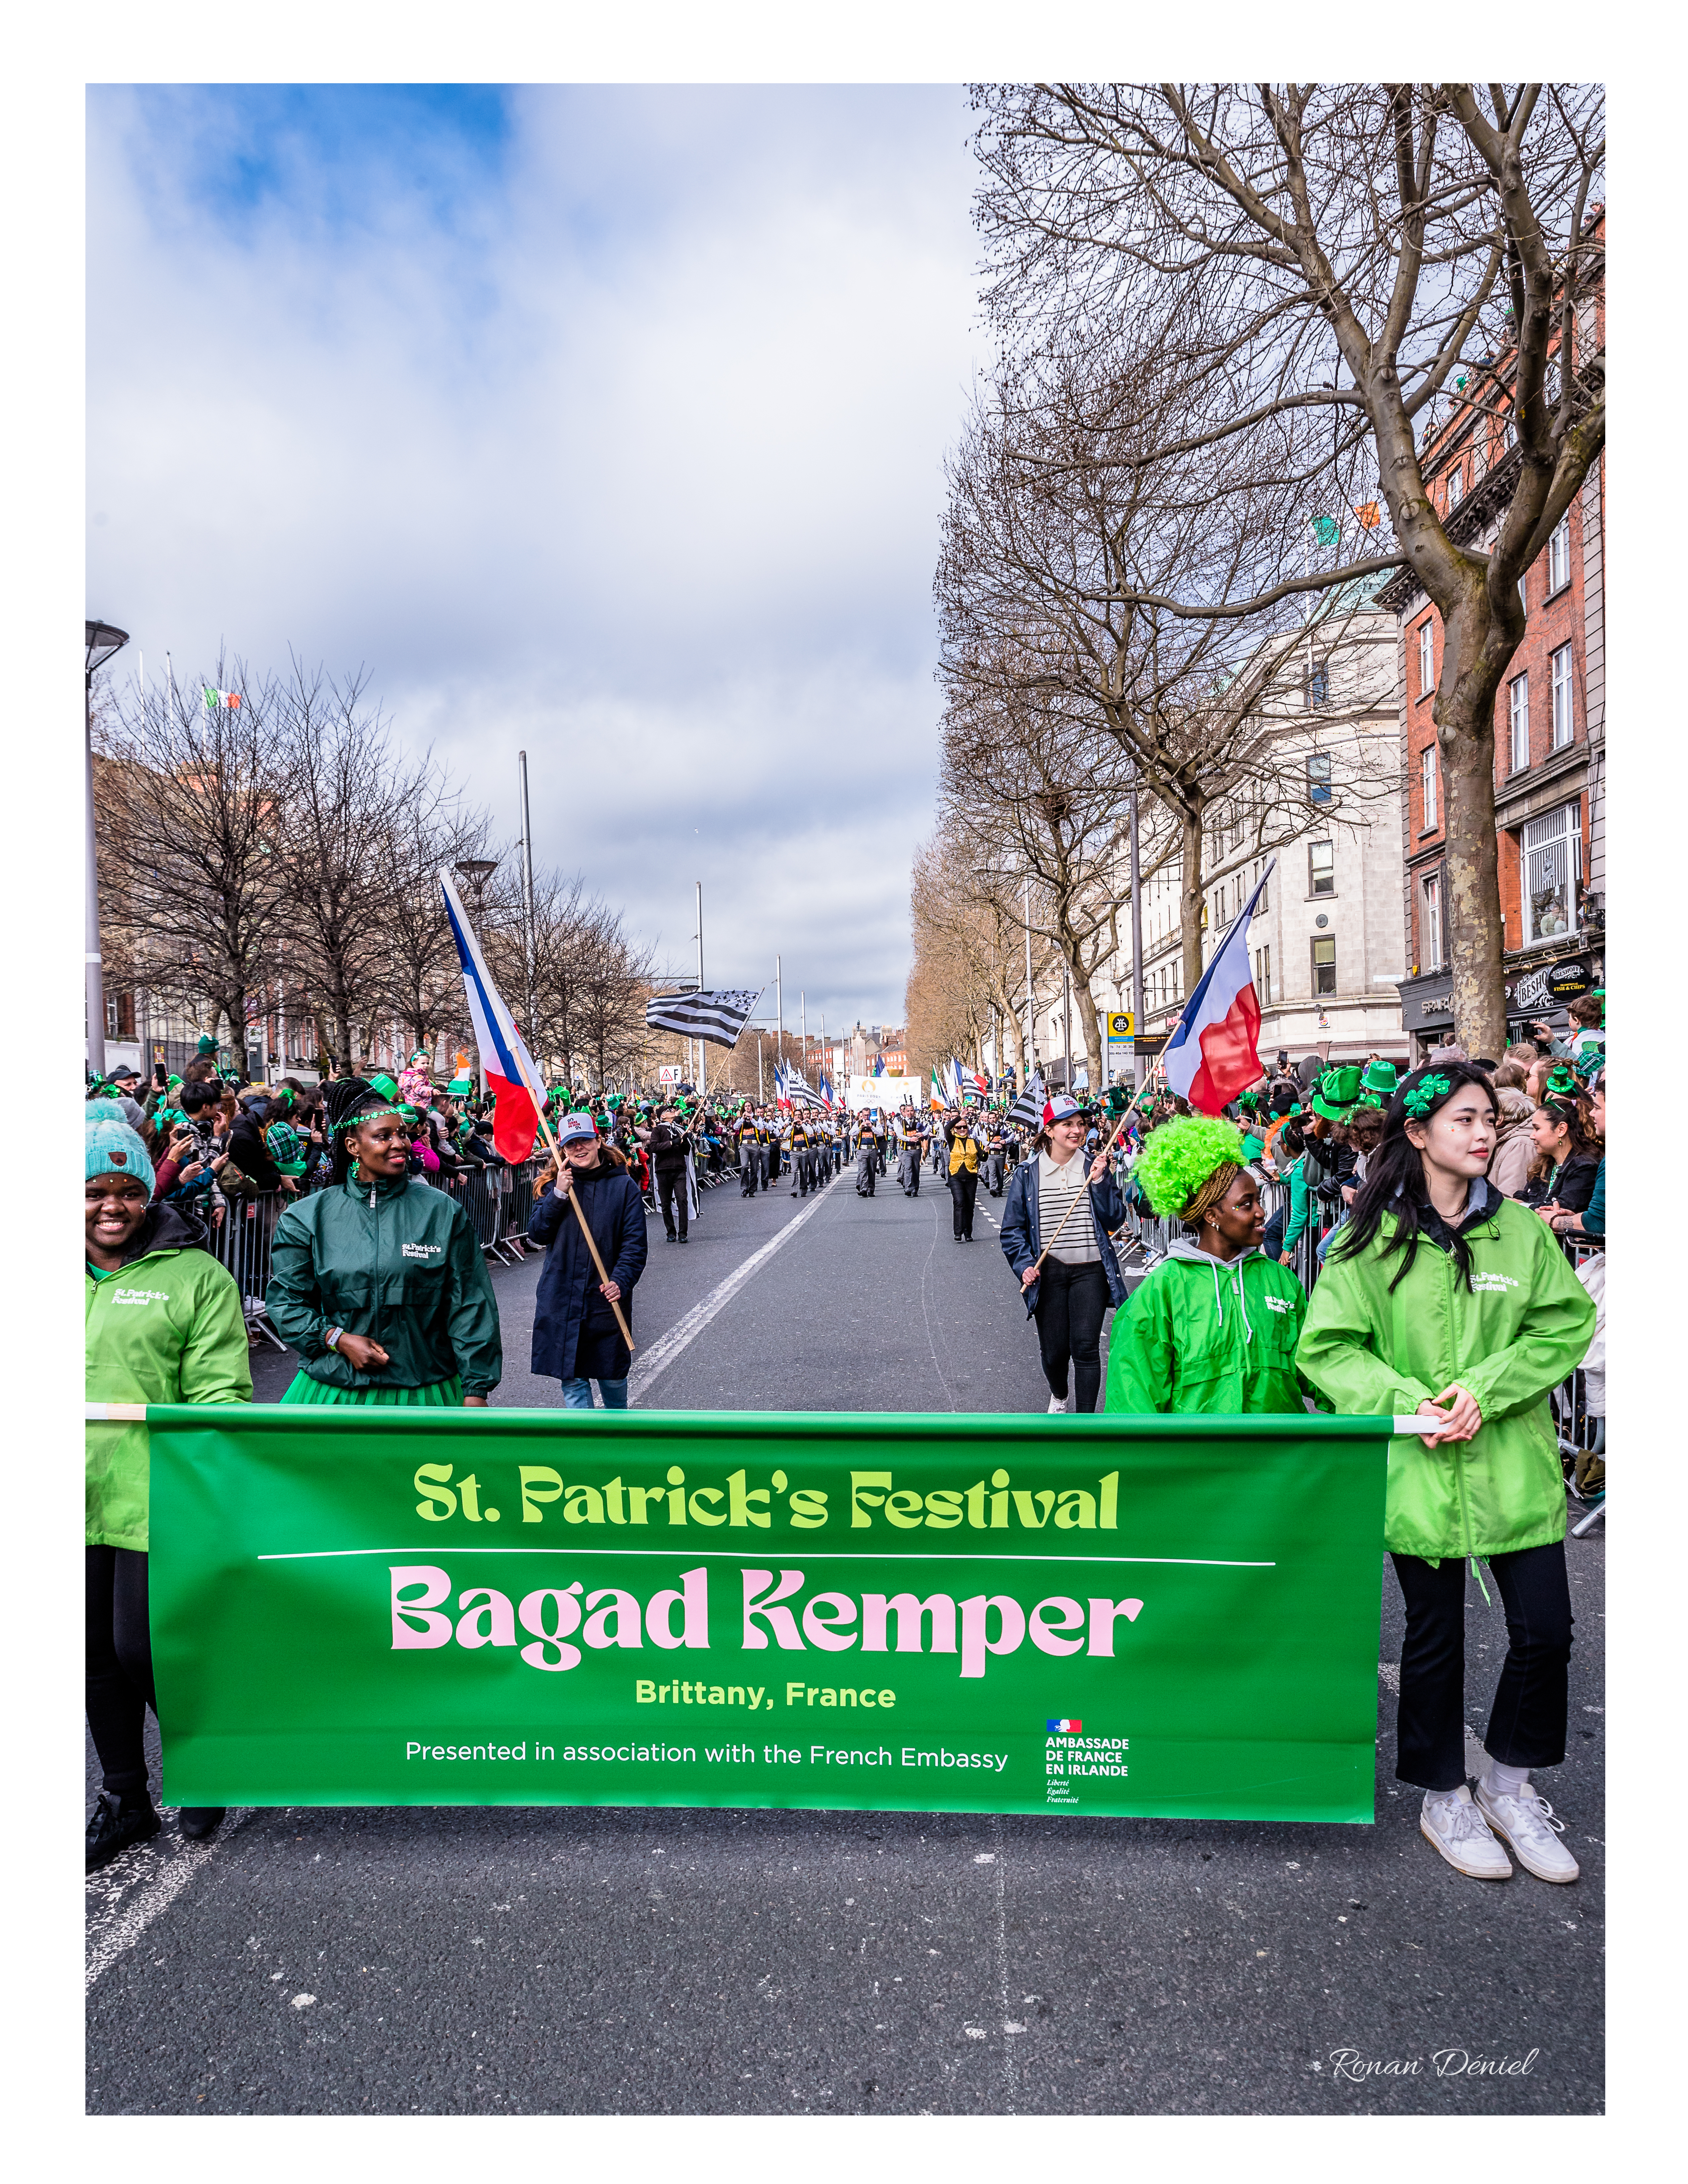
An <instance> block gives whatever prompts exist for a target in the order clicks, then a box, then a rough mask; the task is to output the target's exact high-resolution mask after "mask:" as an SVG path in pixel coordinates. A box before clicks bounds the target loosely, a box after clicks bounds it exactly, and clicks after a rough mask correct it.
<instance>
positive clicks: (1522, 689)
mask: <svg viewBox="0 0 1688 2184" xmlns="http://www.w3.org/2000/svg"><path fill="white" fill-rule="evenodd" d="M1507 745H1508V755H1507V772H1511V773H1522V772H1524V768H1525V767H1526V766H1528V765H1529V676H1528V675H1520V676H1518V677H1517V678H1516V680H1514V681H1513V682H1509V683H1507Z"/></svg>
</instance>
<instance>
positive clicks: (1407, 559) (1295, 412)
mask: <svg viewBox="0 0 1688 2184" xmlns="http://www.w3.org/2000/svg"><path fill="white" fill-rule="evenodd" d="M976 102H977V103H978V105H979V106H980V107H981V108H983V111H984V115H985V120H984V123H983V128H982V130H981V131H980V135H979V139H978V152H979V155H980V157H981V159H982V160H983V163H984V164H985V166H986V168H987V170H988V172H989V182H988V184H987V186H986V187H985V189H984V191H983V193H982V195H981V198H980V203H979V219H980V222H981V225H982V226H983V229H984V231H985V233H986V235H987V237H988V239H989V244H990V248H991V250H992V253H993V259H992V274H993V277H992V285H991V289H990V298H989V300H990V304H991V307H992V309H993V311H994V315H995V317H996V320H997V323H998V324H999V326H1000V328H1001V329H1002V331H1004V333H1005V335H1006V336H1007V337H1008V338H1009V339H1010V340H1011V341H1012V342H1014V343H1017V345H1018V346H1019V347H1020V348H1022V350H1023V351H1024V352H1025V353H1027V354H1037V353H1039V352H1040V351H1044V350H1047V349H1048V348H1050V345H1051V344H1052V343H1059V341H1060V340H1061V338H1063V337H1070V336H1071V333H1072V330H1073V329H1075V328H1078V327H1087V328H1090V329H1095V328H1097V327H1102V328H1105V329H1110V330H1114V331H1118V330H1121V329H1125V328H1131V329H1134V330H1139V329H1140V328H1141V327H1143V326H1146V325H1152V326H1155V327H1156V328H1157V329H1158V330H1159V331H1160V332H1161V334H1162V337H1163V348H1164V355H1165V360H1166V364H1167V369H1168V370H1169V371H1170V372H1171V373H1172V375H1173V379H1174V381H1175V382H1176V390H1177V399H1176V401H1175V402H1174V403H1173V404H1170V405H1169V404H1167V402H1166V401H1165V400H1164V399H1163V398H1162V399H1159V400H1157V402H1156V404H1155V405H1153V407H1152V408H1151V407H1150V406H1148V405H1145V404H1140V403H1139V404H1128V406H1127V408H1126V409H1123V410H1119V411H1116V412H1114V413H1113V414H1112V415H1110V416H1108V417H1107V418H1106V421H1105V423H1106V438H1105V442H1104V443H1103V444H1101V445H1100V446H1095V447H1089V448H1086V447H1083V446H1081V447H1079V448H1077V449H1075V450H1073V451H1072V452H1071V453H1068V454H1064V455H1061V454H1051V455H1050V457H1049V458H1048V460H1047V462H1046V465H1045V474H1046V475H1047V476H1050V478H1051V479H1053V478H1054V477H1056V476H1061V475H1071V476H1077V475H1078V474H1080V473H1083V472H1089V471H1094V470H1095V468H1096V466H1097V465H1102V466H1104V467H1106V469H1108V470H1110V471H1115V472H1117V473H1118V474H1119V476H1120V478H1121V480H1122V487H1121V489H1122V490H1123V489H1124V485H1123V482H1124V481H1126V480H1128V479H1130V478H1132V477H1133V476H1135V475H1136V474H1137V473H1139V472H1140V471H1145V470H1152V469H1153V468H1155V467H1156V465H1164V464H1165V463H1167V462H1168V461H1171V462H1174V463H1179V462H1188V463H1189V465H1191V475H1192V476H1193V477H1196V478H1200V479H1201V480H1203V481H1205V482H1206V487H1207V489H1208V491H1209V492H1210V493H1212V496H1213V500H1214V504H1215V505H1216V506H1217V505H1218V504H1221V503H1222V502H1223V500H1225V499H1227V498H1228V497H1230V496H1232V495H1234V494H1237V493H1243V494H1247V493H1252V492H1254V491H1256V490H1257V488H1258V487H1259V484H1260V482H1261V481H1262V478H1270V479H1271V480H1272V481H1273V482H1275V483H1276V484H1277V485H1278V486H1279V487H1283V488H1284V489H1287V490H1295V491H1298V492H1299V493H1301V495H1302V496H1303V504H1304V506H1305V507H1306V512H1307V513H1308V514H1310V515H1312V514H1320V515H1327V516H1328V519H1329V521H1332V523H1333V524H1334V525H1339V526H1340V519H1341V516H1342V514H1343V512H1344V511H1350V512H1351V514H1352V515H1353V517H1354V519H1355V522H1356V524H1357V526H1359V529H1360V531H1361V532H1362V535H1363V536H1364V538H1366V539H1367V540H1368V542H1371V543H1368V546H1367V547H1366V548H1365V549H1362V551H1361V552H1360V553H1359V554H1357V555H1350V556H1347V557H1345V556H1344V555H1343V553H1342V551H1341V545H1340V536H1339V538H1338V540H1337V543H1336V549H1335V551H1334V553H1333V554H1332V555H1331V556H1330V558H1329V561H1327V562H1326V565H1323V566H1321V567H1319V568H1314V567H1312V565H1311V557H1310V556H1306V555H1305V554H1298V552H1297V548H1298V547H1299V546H1300V545H1301V542H1300V541H1295V542H1294V543H1291V541H1290V538H1289V537H1288V535H1287V534H1285V535H1284V537H1283V538H1282V542H1281V543H1282V544H1283V545H1284V546H1287V547H1288V548H1289V550H1288V551H1287V552H1286V551H1281V550H1280V551H1279V554H1277V556H1276V564H1275V566H1274V565H1273V555H1272V554H1271V553H1270V551H1269V546H1270V539H1269V538H1263V539H1262V550H1261V551H1259V552H1257V553H1256V554H1255V555H1254V556H1252V557H1251V558H1249V559H1246V560H1245V561H1244V562H1242V563H1241V564H1240V565H1239V566H1238V567H1237V568H1236V569H1234V571H1231V572H1230V577H1229V580H1228V582H1225V583H1224V584H1223V587H1220V586H1217V585H1216V584H1215V582H1213V572H1212V571H1211V570H1210V571H1205V572H1203V573H1204V574H1205V576H1206V581H1205V582H1201V583H1195V582H1189V583H1184V584H1182V585H1180V584H1177V583H1173V584H1167V583H1165V582H1160V581H1158V580H1157V578H1156V572H1154V571H1152V570H1150V571H1145V572H1142V573H1135V572H1134V573H1131V574H1129V575H1124V576H1122V577H1121V578H1120V579H1119V593H1118V596H1119V597H1120V598H1121V599H1123V600H1128V601H1130V602H1132V603H1134V604H1137V605H1139V606H1150V607H1155V608H1156V609H1158V610H1161V611H1162V612H1164V613H1166V614H1168V615H1171V616H1179V617H1184V616H1189V617H1193V618H1194V619H1195V621H1197V622H1198V623H1203V624H1207V623H1211V622H1212V621H1213V620H1214V619H1215V618H1216V617H1233V618H1240V617H1243V616H1250V615H1254V614H1257V613H1259V612H1261V611H1262V610H1266V609H1269V608H1271V607H1273V606H1275V605H1278V604H1280V603H1281V602H1283V601H1284V600H1285V599H1290V598H1291V597H1293V596H1295V594H1297V593H1302V592H1306V591H1313V590H1326V589H1329V588H1333V587H1336V586H1340V585H1344V584H1346V583H1349V582H1352V581H1353V580H1354V579H1355V578H1356V577H1360V576H1363V575H1367V574H1369V573H1373V572H1376V571H1382V570H1385V569H1390V568H1395V567H1401V566H1404V567H1407V568H1410V569H1411V571H1412V574H1413V576H1414V577H1415V578H1416V579H1417V581H1418V583H1419V584H1420V585H1421V586H1422V588H1423V590H1424V592H1425V593H1427V594H1428V596H1429V598H1430V599H1431V600H1432V601H1433V602H1434V603H1435V606H1436V608H1437V609H1438V610H1439V612H1440V616H1441V619H1442V623H1443V627H1444V631H1445V645H1444V652H1443V660H1442V668H1441V674H1440V681H1439V683H1438V687H1437V691H1436V696H1435V702H1434V705H1433V712H1434V715H1435V721H1436V727H1437V733H1438V738H1439V741H1440V748H1441V756H1442V770H1443V775H1444V780H1445V783H1446V833H1447V841H1448V871H1449V881H1450V895H1451V917H1450V919H1449V924H1450V928H1451V938H1452V950H1451V954H1452V971H1453V983H1454V1006H1455V1013H1456V1020H1457V1022H1458V1023H1459V1025H1460V1027H1461V1029H1462V1033H1463V1034H1465V1035H1466V1036H1467V1037H1468V1039H1470V1040H1472V1041H1473V1042H1474V1046H1475V1048H1476V1050H1479V1051H1480V1050H1489V1051H1498V1050H1499V1045H1500V1044H1501V1041H1502V1040H1503V1039H1504V1035H1505V1002H1504V989H1503V984H1502V978H1501V951H1502V934H1503V928H1502V923H1501V910H1500V895H1499V885H1498V872H1497V851H1496V834H1495V815H1494V748H1493V745H1494V728H1495V703H1496V694H1497V693H1498V691H1499V689H1500V686H1501V680H1502V677H1504V675H1505V672H1506V669H1507V665H1508V664H1509V662H1510V660H1511V659H1512V657H1513V653H1514V651H1515V650H1516V649H1517V646H1518V642H1519V639H1520V638H1521V637H1522V636H1523V633H1524V609H1523V606H1522V604H1521V602H1520V600H1519V598H1518V580H1519V578H1520V577H1521V576H1522V575H1523V573H1524V571H1525V570H1526V569H1527V568H1528V567H1529V565H1530V564H1531V563H1532V562H1533V561H1534V560H1535V559H1536V558H1537V556H1538V555H1539V554H1540V553H1541V552H1542V551H1543V550H1544V549H1545V548H1546V543H1547V541H1548V538H1550V536H1551V534H1552V531H1553V529H1554V527H1555V526H1556V525H1557V523H1558V521H1559V520H1560V518H1561V516H1562V515H1563V514H1564V512H1565V510H1567V509H1568V506H1569V505H1570V503H1571V501H1572V499H1574V496H1575V494H1576V493H1577V492H1578V491H1579V488H1580V487H1581V485H1582V482H1583V481H1584V478H1585V476H1586V475H1587V472H1588V471H1589V468H1590V466H1591V464H1592V463H1593V462H1594V461H1595V460H1596V458H1597V457H1598V455H1599V454H1600V451H1601V449H1602V447H1603V446H1604V443H1605V426H1606V410H1605V355H1604V345H1603V337H1602V335H1601V333H1600V331H1599V329H1598V326H1597V324H1596V320H1595V317H1594V315H1593V314H1592V313H1591V312H1585V311H1583V310H1582V309H1580V308H1579V307H1581V306H1582V305H1584V304H1586V303H1587V301H1588V300H1589V298H1590V297H1591V292H1592V290H1593V289H1594V287H1595V286H1596V283H1597V281H1598V280H1599V277H1600V270H1601V253H1600V245H1599V243H1598V241H1597V239H1596V237H1595V236H1594V235H1593V233H1592V232H1591V225H1590V223H1589V221H1588V220H1587V219H1586V217H1585V215H1586V214H1587V210H1588V207H1589V205H1590V203H1591V194H1592V192H1594V191H1595V189H1596V187H1598V184H1599V179H1600V176H1601V173H1602V168H1603V163H1604V156H1605V141H1604V114H1603V99H1602V93H1601V92H1600V89H1599V87H1598V86H1586V85H1583V86H1556V85H1542V84H1528V83H1526V84H1504V83H1490V84H1486V85H1482V86H1477V85H1473V84H1463V83H1449V84H1423V85H1420V84H1404V83H1384V84H1362V85H1279V86H1273V85H1267V84H1258V85H1252V86H1244V85H1206V86H1188V85H1179V84H1172V83H1166V84H1160V85H1154V86H1147V85H1075V84H1063V85H1058V86H1050V85H1035V86H1008V87H998V86H981V87H980V88H979V89H978V92H977V93H976ZM1454 392H1459V393H1461V394H1462V398H1463V399H1464V401H1466V402H1467V403H1469V404H1476V405H1478V406H1479V407H1481V406H1485V405H1486V406H1487V407H1488V408H1490V409H1491V410H1492V411H1494V412H1495V413H1496V415H1501V416H1504V418H1505V421H1506V423H1507V429H1508V431H1509V432H1511V434H1512V435H1513V443H1512V445H1511V447H1510V448H1509V449H1508V451H1507V453H1506V454H1504V456H1503V457H1502V459H1501V462H1500V463H1498V464H1497V465H1496V474H1497V477H1496V485H1495V487H1493V488H1492V490H1493V491H1494V493H1495V498H1496V514H1495V517H1494V521H1493V524H1492V527H1491V529H1490V532H1489V533H1488V534H1487V537H1486V539H1485V543H1483V544H1481V545H1474V544H1461V543H1457V541H1456V540H1455V539H1454V538H1453V537H1451V534H1450V530H1449V526H1448V517H1449V515H1450V514H1451V510H1449V508H1448V507H1447V505H1446V501H1445V500H1443V501H1441V502H1440V504H1439V502H1438V500H1437V499H1436V498H1435V496H1433V494H1432V493H1431V492H1430V491H1429V489H1428V487H1427V486H1426V483H1425V480H1424V476H1423V450H1424V448H1425V446H1426V445H1427V443H1429V442H1430V441H1432V440H1434V439H1435V437H1436V436H1437V433H1438V429H1439V426H1440V423H1441V422H1442V421H1444V419H1445V415H1446V404H1447V403H1448V400H1449V398H1450V395H1451V393H1454ZM1063 465H1065V466H1066V467H1065V469H1064V470H1063ZM1378 504H1381V506H1380V507H1379V506H1378ZM1384 513H1386V515H1387V519H1388V525H1387V527H1386V526H1384V524H1383V523H1382V522H1380V521H1379V520H1378V518H1379V515H1381V514H1384ZM1350 535H1353V534H1352V532H1351V533H1350ZM1297 558H1301V560H1302V566H1301V568H1300V569H1299V570H1298V569H1296V568H1295V560H1296V559H1297Z"/></svg>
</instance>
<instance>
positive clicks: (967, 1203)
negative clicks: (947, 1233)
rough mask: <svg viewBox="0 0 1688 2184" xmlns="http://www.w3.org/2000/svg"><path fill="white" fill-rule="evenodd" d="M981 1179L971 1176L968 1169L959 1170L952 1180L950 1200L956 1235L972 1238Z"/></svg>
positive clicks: (974, 1175) (975, 1175)
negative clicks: (975, 1206) (974, 1204)
mask: <svg viewBox="0 0 1688 2184" xmlns="http://www.w3.org/2000/svg"><path fill="white" fill-rule="evenodd" d="M978 1188H979V1179H978V1175H977V1174H973V1175H969V1174H968V1173H967V1170H966V1168H964V1167H961V1168H957V1169H956V1171H955V1174H954V1175H952V1176H951V1177H950V1203H951V1206H952V1208H953V1211H954V1212H955V1234H957V1235H958V1236H967V1237H971V1236H972V1233H973V1201H974V1200H975V1199H976V1198H977V1197H978Z"/></svg>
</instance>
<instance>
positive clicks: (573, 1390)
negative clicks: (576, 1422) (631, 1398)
mask: <svg viewBox="0 0 1688 2184" xmlns="http://www.w3.org/2000/svg"><path fill="white" fill-rule="evenodd" d="M598 1386H599V1392H600V1394H601V1395H602V1396H603V1397H604V1409H605V1410H606V1411H625V1410H626V1409H627V1382H626V1381H625V1380H600V1381H599V1384H598ZM563 1407H564V1409H565V1410H569V1411H589V1410H590V1409H591V1408H592V1383H591V1381H590V1380H565V1381H564V1383H563Z"/></svg>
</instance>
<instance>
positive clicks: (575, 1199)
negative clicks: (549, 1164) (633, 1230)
mask: <svg viewBox="0 0 1688 2184" xmlns="http://www.w3.org/2000/svg"><path fill="white" fill-rule="evenodd" d="M527 1096H528V1098H529V1099H530V1100H532V1102H533V1112H534V1114H535V1115H536V1116H537V1117H538V1122H539V1130H540V1134H541V1135H542V1136H543V1139H544V1140H545V1143H546V1145H547V1146H548V1147H549V1149H550V1154H551V1157H552V1159H553V1160H554V1162H556V1163H557V1179H558V1181H559V1182H560V1181H561V1180H562V1174H563V1170H564V1168H565V1167H566V1166H567V1165H568V1163H567V1162H566V1161H565V1159H564V1157H563V1151H562V1148H561V1146H560V1145H558V1143H557V1141H556V1139H555V1138H554V1137H553V1136H552V1134H551V1125H550V1124H549V1123H548V1122H547V1121H546V1120H545V1103H544V1101H543V1100H542V1099H541V1098H540V1097H539V1095H538V1093H537V1092H536V1091H535V1090H534V1089H533V1087H532V1085H531V1084H529V1085H528V1087H527ZM563 1195H564V1197H565V1198H566V1199H567V1200H568V1201H569V1202H570V1204H571V1206H573V1207H574V1210H575V1218H576V1220H577V1221H578V1222H579V1223H580V1233H581V1234H582V1236H584V1237H585V1239H586V1248H587V1250H588V1251H590V1252H591V1254H592V1263H593V1266H594V1267H596V1268H597V1269H598V1279H599V1285H600V1287H601V1286H602V1285H603V1284H605V1283H607V1282H608V1280H609V1279H610V1270H609V1268H607V1267H606V1266H605V1265H604V1260H603V1257H602V1255H601V1254H600V1253H599V1249H598V1239H597V1238H596V1237H595V1236H594V1235H593V1233H592V1230H591V1228H590V1227H589V1225H588V1222H587V1218H586V1214H585V1212H584V1210H583V1209H582V1206H581V1202H580V1193H579V1192H578V1191H577V1190H576V1189H575V1187H574V1185H573V1184H570V1186H569V1188H568V1189H567V1190H565V1192H564V1193H563ZM604 1301H605V1303H607V1304H608V1306H609V1307H610V1311H611V1312H614V1313H615V1315H616V1326H617V1327H619V1328H620V1329H621V1340H622V1341H623V1342H625V1343H626V1344H627V1350H628V1352H629V1354H630V1355H631V1353H632V1350H633V1348H634V1347H635V1345H634V1342H633V1331H632V1328H630V1327H629V1326H628V1325H627V1321H626V1320H625V1319H624V1318H623V1317H622V1315H621V1305H620V1303H619V1302H618V1301H616V1298H614V1297H606V1298H605V1300H604Z"/></svg>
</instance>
